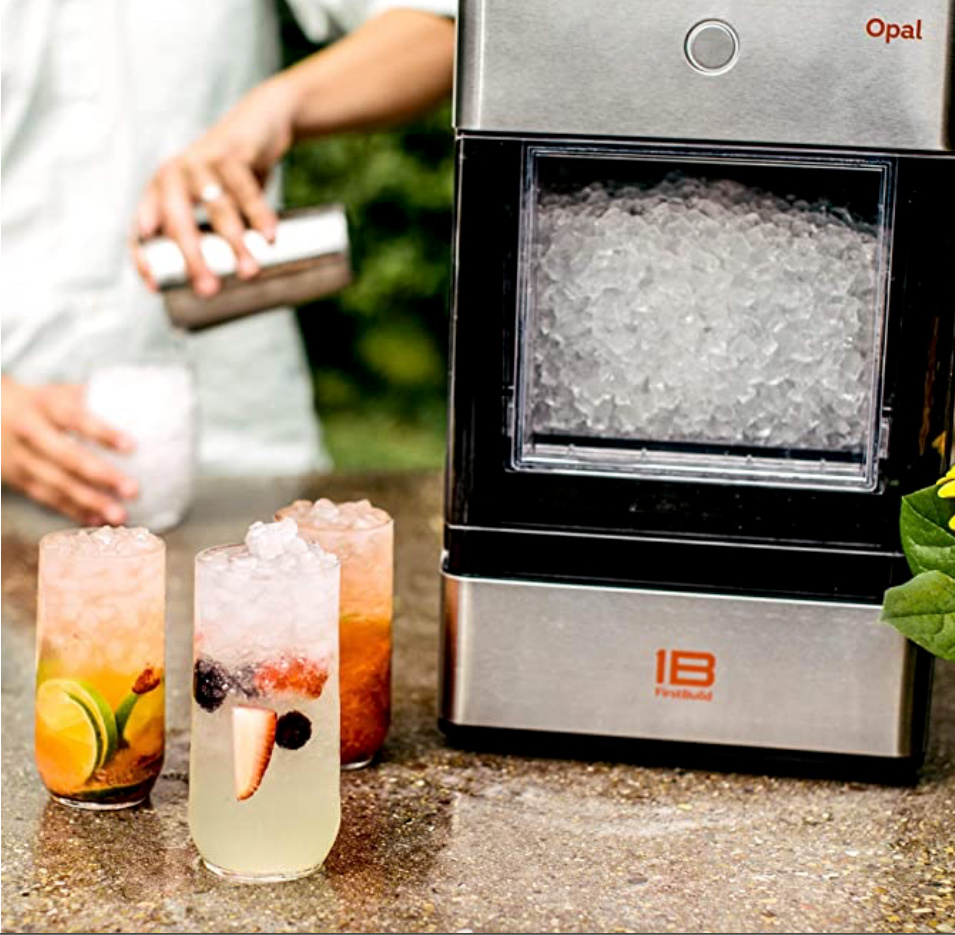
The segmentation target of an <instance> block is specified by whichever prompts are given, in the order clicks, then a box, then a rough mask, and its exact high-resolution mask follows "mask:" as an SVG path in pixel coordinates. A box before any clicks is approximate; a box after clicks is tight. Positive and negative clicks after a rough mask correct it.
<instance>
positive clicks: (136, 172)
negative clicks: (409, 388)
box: [0, 0, 454, 524]
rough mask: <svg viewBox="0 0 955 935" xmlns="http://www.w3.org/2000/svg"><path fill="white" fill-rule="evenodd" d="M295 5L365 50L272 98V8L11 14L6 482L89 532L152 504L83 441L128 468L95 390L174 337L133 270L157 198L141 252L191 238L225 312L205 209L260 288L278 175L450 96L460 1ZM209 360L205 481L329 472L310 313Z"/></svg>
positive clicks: (319, 65) (2, 130) (203, 364)
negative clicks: (209, 259)
mask: <svg viewBox="0 0 955 935" xmlns="http://www.w3.org/2000/svg"><path fill="white" fill-rule="evenodd" d="M289 5H290V6H291V7H292V8H293V11H294V13H295V14H296V17H297V18H298V19H299V22H300V24H301V25H302V27H303V29H304V30H305V32H306V34H307V35H308V36H309V38H311V39H312V40H313V41H316V42H323V41H326V40H328V39H332V38H339V37H342V36H344V37H345V38H340V39H339V41H337V42H334V43H333V44H332V45H330V46H328V47H326V48H325V49H323V50H322V51H320V52H317V53H315V54H314V55H312V56H310V57H309V58H307V59H306V60H304V61H303V62H302V63H300V64H299V65H297V66H295V67H293V68H291V69H289V70H288V71H287V72H284V73H281V74H280V75H278V76H277V77H276V78H274V79H271V80H265V79H266V78H267V77H268V76H269V75H270V74H272V73H273V72H274V71H275V69H276V68H277V66H278V64H279V43H278V21H277V13H276V10H275V8H274V6H273V2H272V0H242V2H235V0H203V2H202V3H198V4H197V3H186V2H184V0H165V2H164V3H161V4H139V3H136V4H131V3H125V2H123V0H65V2H64V0H4V2H3V5H2V8H0V18H2V32H3V35H2V65H0V67H2V84H3V111H2V122H0V161H2V176H3V200H2V226H3V241H4V242H3V247H4V254H3V276H2V288H3V301H2V307H0V316H2V317H0V323H2V332H3V333H2V337H3V341H2V347H0V359H2V476H3V482H4V484H9V485H10V486H13V487H15V488H18V489H19V490H21V491H23V492H25V493H27V494H28V495H29V496H31V497H33V498H34V499H36V500H37V501H39V502H41V503H43V504H45V505H47V506H49V507H52V508H53V509H55V510H58V511H59V512H61V513H64V514H66V515H67V516H70V517H72V518H73V519H75V520H77V521H79V522H83V523H90V524H98V523H102V522H108V523H111V524H118V523H122V522H123V521H124V520H125V518H126V507H125V505H124V501H127V500H129V499H130V498H132V497H134V496H135V495H136V485H135V482H134V481H132V480H131V479H130V478H128V477H125V476H124V475H123V474H122V473H121V472H120V471H118V470H117V469H115V468H114V467H112V466H110V464H108V463H107V461H106V460H105V459H103V458H101V457H98V456H97V455H96V454H95V451H94V450H91V449H90V447H89V446H87V445H86V444H84V442H85V441H91V442H95V443H96V444H98V445H102V446H106V447H108V448H113V449H117V450H119V451H123V450H129V448H130V447H131V445H132V441H131V439H129V438H128V437H126V436H124V435H123V434H122V433H119V432H116V431H114V430H113V429H112V428H111V427H110V426H108V425H106V424H104V423H103V422H102V421H101V420H98V419H96V418H94V417H93V416H92V415H91V414H90V413H89V412H88V411H87V410H86V409H85V408H84V405H83V388H82V383H83V381H84V380H85V378H86V376H87V375H88V373H89V372H90V370H91V369H92V367H93V366H95V365H96V364H97V363H98V362H111V361H117V360H119V361H127V360H131V361H135V360H136V359H137V358H138V357H140V356H148V355H149V353H150V352H151V351H152V350H153V349H155V348H156V347H157V345H162V344H163V343H167V342H170V341H171V340H172V330H171V326H170V325H169V322H168V319H167V317H166V315H165V312H164V310H163V307H162V303H161V300H160V299H159V297H158V296H156V295H153V294H151V293H150V292H149V291H148V290H147V289H146V288H144V287H143V284H142V283H141V282H140V280H139V278H138V277H137V276H136V273H135V270H134V268H133V265H132V264H131V263H129V261H128V254H127V253H126V244H127V239H128V230H129V218H130V217H131V216H133V214H134V208H135V206H136V204H137V202H138V201H140V195H141V193H142V192H143V191H144V189H145V191H146V193H147V194H146V196H145V197H143V198H142V200H141V202H140V204H139V208H138V210H136V211H135V214H136V225H135V230H134V235H135V236H138V237H145V236H149V235H150V234H151V233H153V232H158V231H159V230H161V229H162V230H165V232H166V233H169V234H171V235H172V236H174V237H176V239H178V240H179V241H180V243H181V244H182V245H183V247H184V252H185V255H186V258H187V263H188V264H189V270H190V274H191V276H192V278H193V282H194V284H195V285H196V288H197V290H198V291H200V293H203V292H204V293H206V294H211V292H212V291H215V289H216V288H217V283H216V282H215V281H214V277H213V278H212V280H210V278H209V277H210V276H211V274H209V273H208V271H207V270H206V271H203V269H202V268H201V259H197V251H196V250H195V249H194V248H195V244H196V241H195V239H194V235H195V230H196V228H195V221H194V217H193V215H192V209H193V205H195V204H198V203H203V205H204V207H205V210H206V212H207V214H208V216H209V219H210V221H211V222H212V223H213V224H214V225H215V226H216V227H217V228H218V229H219V230H220V231H222V232H223V233H224V234H225V235H226V236H227V237H228V239H229V240H230V242H232V243H233V244H235V245H236V247H237V249H238V252H239V261H240V275H243V276H248V275H254V273H255V272H256V270H255V264H254V262H250V261H251V257H249V256H248V255H247V254H246V255H243V251H242V248H241V246H240V245H239V244H240V241H238V227H237V225H240V224H241V223H243V217H244V218H245V219H246V220H247V221H248V222H250V223H253V224H255V226H257V227H258V228H259V229H260V230H262V231H263V232H265V233H266V235H267V236H270V235H271V230H272V228H273V227H274V224H275V214H274V204H275V198H274V194H275V189H276V187H277V186H276V184H275V183H276V181H277V180H276V178H275V175H274V174H273V175H272V178H271V183H272V184H271V185H269V186H268V192H267V193H265V192H264V191H263V184H264V183H265V180H266V178H267V176H268V175H269V172H270V170H271V169H272V168H273V167H274V166H275V164H276V163H277V162H278V160H279V159H280V158H281V156H282V154H283V153H284V152H285V151H286V150H287V149H288V147H289V145H291V143H292V141H293V140H294V139H296V138H298V137H300V136H304V135H310V136H318V135H322V134H328V133H334V132H339V131H344V130H354V129H360V128H364V127H371V126H382V125H386V124H390V123H393V122H397V121H400V120H402V119H405V118H407V117H411V116H413V115H415V114H417V113H419V112H420V111H423V110H425V109H427V108H428V107H430V106H432V105H433V104H435V103H437V102H438V101H439V100H441V99H442V98H443V97H445V96H446V95H447V94H448V92H449V90H450V87H451V73H452V60H453V45H454V39H453V33H454V27H453V22H452V20H451V18H450V17H451V16H452V15H453V13H454V4H453V3H450V2H447V0H364V2H362V0H351V2H349V0H289ZM263 82H264V83H263ZM233 107H234V109H233V110H230V109H231V108H233ZM216 121H219V122H218V123H216ZM210 126H212V127H213V129H212V130H209V131H208V132H206V131H207V130H208V128H209V127H210ZM203 134H205V135H203ZM197 139H198V142H195V143H192V141H194V140H197ZM190 143H191V144H192V145H190ZM177 154H179V155H177ZM150 179H151V181H149V180H150ZM210 186H217V187H218V188H219V189H221V194H220V193H219V192H218V191H217V190H216V188H210ZM211 195H215V197H210V196H211ZM191 238H192V239H191ZM189 349H190V356H191V357H192V359H193V361H194V365H195V371H196V379H197V385H198V392H199V405H200V413H201V422H200V469H201V470H203V471H205V472H206V473H217V474H229V473H244V474H250V473H260V474H265V473H270V474H288V473H302V472H308V471H313V470H320V469H323V468H327V467H328V459H327V456H326V454H325V452H324V449H323V446H322V443H321V437H320V431H319V426H318V422H317V419H316V416H315V412H314V408H313V405H312V394H311V379H310V375H309V372H308V367H307V361H306V358H305V354H304V349H303V347H302V344H301V339H300V336H299V334H298V330H297V327H296V324H295V320H294V317H293V314H292V312H291V311H290V310H288V309H285V310H276V311H273V312H269V313H263V314H259V315H255V316H251V317H249V318H245V319H242V320H239V321H236V322H233V323H230V324H228V325H223V326H220V327H218V328H216V329H212V330H210V331H208V332H205V333H201V334H197V335H190V336H189Z"/></svg>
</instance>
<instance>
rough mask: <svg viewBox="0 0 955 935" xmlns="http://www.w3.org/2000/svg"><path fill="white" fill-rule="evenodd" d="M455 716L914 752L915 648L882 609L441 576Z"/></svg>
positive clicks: (447, 713)
mask: <svg viewBox="0 0 955 935" xmlns="http://www.w3.org/2000/svg"><path fill="white" fill-rule="evenodd" d="M442 600H443V621H444V623H443V628H442V655H443V669H442V685H441V699H442V700H441V705H442V711H441V714H442V716H443V717H444V718H445V719H446V720H447V721H448V722H450V723H451V724H455V725H459V726H472V727H498V728H511V729H523V730H534V731H552V732H561V733H576V734H591V735H600V736H606V737H627V738H642V739H656V740H674V741H682V742H696V743H708V744H731V745H737V746H746V747H766V748H775V749H785V750H797V751H812V752H818V753H843V754H858V755H868V756H881V757H904V756H910V755H912V754H913V753H915V752H917V751H915V750H913V729H912V727H913V725H912V717H913V710H912V708H913V697H914V688H915V685H914V670H915V648H914V647H913V646H912V644H911V643H909V642H908V640H906V639H905V638H904V637H902V636H901V635H900V634H899V633H897V632H896V631H895V630H893V629H892V628H890V627H888V626H886V625H885V624H882V623H880V622H879V613H880V609H879V608H878V607H877V606H874V605H862V604H841V603H835V602H831V603H830V602H818V601H799V600H779V599H768V598H755V597H753V598H750V597H732V596H725V595H716V594H697V593H691V594H687V593H674V592H664V591H649V590H635V589H628V588H612V587H593V586H583V585H562V584H551V583H546V582H532V581H514V580H490V579H481V578H465V577H457V576H454V575H449V574H447V573H444V574H443V598H442Z"/></svg>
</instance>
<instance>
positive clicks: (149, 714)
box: [116, 690, 165, 747]
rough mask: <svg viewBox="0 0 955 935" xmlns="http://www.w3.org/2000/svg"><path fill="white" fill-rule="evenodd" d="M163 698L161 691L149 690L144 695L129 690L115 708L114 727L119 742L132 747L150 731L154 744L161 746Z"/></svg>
mask: <svg viewBox="0 0 955 935" xmlns="http://www.w3.org/2000/svg"><path fill="white" fill-rule="evenodd" d="M164 714H165V698H164V695H163V692H162V691H161V690H160V691H155V690H153V691H150V692H149V693H148V694H145V695H137V694H136V693H135V692H130V693H129V694H128V695H127V696H126V697H125V698H124V699H123V700H122V701H121V702H120V703H119V707H118V708H117V709H116V729H117V731H118V732H119V738H120V744H122V745H124V746H130V747H134V746H136V745H137V744H138V743H139V742H140V741H141V740H144V739H145V738H146V736H147V735H148V734H149V733H150V732H152V733H155V734H156V744H155V745H156V746H162V733H163V717H164Z"/></svg>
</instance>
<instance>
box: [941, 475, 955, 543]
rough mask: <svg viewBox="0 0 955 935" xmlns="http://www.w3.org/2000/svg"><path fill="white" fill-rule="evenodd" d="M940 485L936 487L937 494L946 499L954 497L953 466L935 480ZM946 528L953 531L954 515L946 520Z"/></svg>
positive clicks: (954, 476) (954, 479)
mask: <svg viewBox="0 0 955 935" xmlns="http://www.w3.org/2000/svg"><path fill="white" fill-rule="evenodd" d="M937 483H938V484H941V486H940V487H939V488H938V495H939V496H940V497H944V498H945V499H946V500H952V499H955V467H951V468H949V470H948V473H947V474H946V475H945V476H944V477H940V478H939V479H938V481H937ZM948 528H949V529H951V530H953V531H955V516H952V518H951V519H950V520H949V521H948Z"/></svg>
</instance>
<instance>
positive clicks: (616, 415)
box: [513, 146, 893, 489]
mask: <svg viewBox="0 0 955 935" xmlns="http://www.w3.org/2000/svg"><path fill="white" fill-rule="evenodd" d="M892 174H893V163H892V161H891V160H890V159H889V158H884V159H880V158H874V157H873V158H866V159H854V158H838V157H834V158H826V157H809V158H799V157H798V156H794V155H791V156H789V157H787V158H769V157H763V156H760V157H758V158H757V157H753V156H750V157H745V158H744V157H733V156H727V155H724V154H711V155H707V156H702V157H701V156H699V155H696V154H694V155H692V156H687V155H684V154H673V153H667V154H663V155H661V153H660V152H659V151H657V152H654V153H645V152H640V151H627V152H626V153H620V152H619V151H616V152H615V153H614V154H612V155H610V154H607V153H606V152H601V151H599V150H595V149H593V148H589V149H587V148H581V149H580V150H574V149H570V148H561V149H557V148H554V147H542V148H536V147H533V146H528V149H527V161H526V164H525V176H524V181H523V185H524V196H523V207H522V217H521V246H520V267H521V274H520V300H519V309H518V315H519V322H518V325H519V327H518V332H517V333H518V335H519V340H518V349H517V360H516V365H517V366H516V373H517V374H518V380H517V386H516V404H515V408H514V414H515V416H514V424H513V438H514V467H515V468H517V469H529V470H548V469H549V470H557V471H565V472H567V471H570V472H576V471H586V472H603V473H612V474H621V473H623V474H629V475H633V476H642V477H647V476H649V477H666V478H671V479H672V478H687V479H690V478H695V479H701V480H713V481H721V482H726V481H738V482H742V483H762V484H771V485H783V486H787V485H788V486H792V485H799V486H815V487H857V488H860V489H872V488H873V487H875V485H876V483H877V480H878V474H877V472H878V458H879V444H880V439H879V436H880V432H881V431H882V426H881V421H882V420H881V415H880V392H881V384H882V360H883V340H884V330H885V328H884V322H885V316H886V292H887V289H886V283H887V277H888V268H889V255H888V254H889V244H890V236H889V235H890V226H891V219H892V217H891V216H892V211H891V206H892V200H891V196H892V184H891V182H892Z"/></svg>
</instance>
